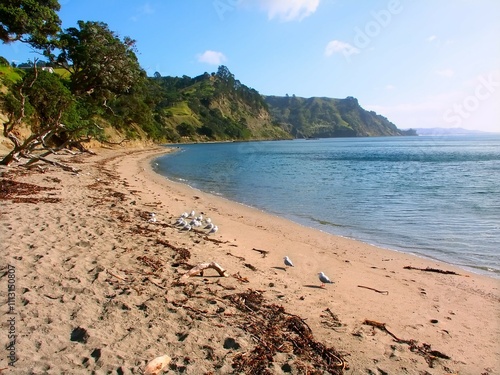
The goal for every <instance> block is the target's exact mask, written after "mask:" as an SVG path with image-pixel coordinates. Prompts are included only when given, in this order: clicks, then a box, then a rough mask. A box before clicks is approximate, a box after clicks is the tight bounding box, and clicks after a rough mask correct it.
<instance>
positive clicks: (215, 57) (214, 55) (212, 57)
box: [198, 50, 227, 65]
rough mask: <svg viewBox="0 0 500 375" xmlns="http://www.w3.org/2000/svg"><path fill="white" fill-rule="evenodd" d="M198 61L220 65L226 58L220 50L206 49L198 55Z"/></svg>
mask: <svg viewBox="0 0 500 375" xmlns="http://www.w3.org/2000/svg"><path fill="white" fill-rule="evenodd" d="M198 61H199V62H201V63H205V64H210V65H220V64H222V63H223V62H225V61H227V58H226V56H224V54H223V53H222V52H217V51H211V50H207V51H205V52H203V53H201V54H199V55H198Z"/></svg>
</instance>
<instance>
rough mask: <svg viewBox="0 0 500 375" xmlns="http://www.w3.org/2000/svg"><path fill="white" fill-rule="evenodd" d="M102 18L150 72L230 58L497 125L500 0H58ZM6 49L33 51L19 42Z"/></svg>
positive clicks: (249, 73) (415, 113) (313, 84)
mask: <svg viewBox="0 0 500 375" xmlns="http://www.w3.org/2000/svg"><path fill="white" fill-rule="evenodd" d="M59 2H60V4H61V11H60V12H59V15H60V17H61V19H62V21H63V25H62V26H63V28H68V27H74V26H76V22H77V21H78V20H84V21H102V22H105V23H107V24H108V25H109V28H110V29H111V30H113V31H115V32H116V33H118V34H119V35H120V36H122V37H124V36H129V37H131V38H133V39H135V40H136V41H137V49H138V57H139V61H140V63H141V66H142V67H143V68H144V69H145V70H146V71H147V72H148V74H149V75H153V73H154V72H156V71H158V72H160V73H161V74H162V75H173V76H182V75H188V76H191V77H194V76H197V75H199V74H202V73H204V72H213V71H216V70H217V67H218V65H220V64H224V65H226V66H227V67H228V68H229V70H230V71H231V72H232V73H233V74H235V76H236V78H237V79H239V80H240V81H241V82H242V83H244V84H246V85H247V86H250V87H253V88H255V89H256V90H258V91H259V92H260V93H261V94H264V95H285V94H289V95H292V94H295V95H297V96H302V97H311V96H325V97H333V98H345V97H346V96H354V97H356V98H358V100H359V103H360V104H361V105H362V106H363V107H364V108H366V109H370V110H374V111H376V112H377V113H380V114H382V115H384V116H386V117H387V118H388V119H389V120H391V121H392V122H394V123H395V124H396V125H397V126H398V127H399V128H402V129H404V128H409V127H434V126H439V127H448V128H449V127H464V128H468V129H477V130H485V131H500V37H499V36H500V22H499V20H500V1H498V0H440V1H432V0H384V1H382V0H371V1H363V0H357V1H353V0H168V1H167V0H145V1H141V0H99V1H96V0H85V1H83V0H60V1H59ZM0 55H2V56H4V57H6V58H7V59H9V60H11V61H12V60H15V61H17V62H25V61H26V60H28V59H29V58H33V57H34V56H36V55H35V54H34V53H33V52H30V51H29V50H28V49H27V48H26V47H25V46H23V45H20V44H11V45H0Z"/></svg>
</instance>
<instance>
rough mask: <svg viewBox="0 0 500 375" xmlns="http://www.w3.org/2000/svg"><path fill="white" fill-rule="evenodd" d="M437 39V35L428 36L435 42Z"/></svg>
mask: <svg viewBox="0 0 500 375" xmlns="http://www.w3.org/2000/svg"><path fill="white" fill-rule="evenodd" d="M436 39H437V36H435V35H431V36H430V37H428V38H427V41H428V42H433V41H435V40H436Z"/></svg>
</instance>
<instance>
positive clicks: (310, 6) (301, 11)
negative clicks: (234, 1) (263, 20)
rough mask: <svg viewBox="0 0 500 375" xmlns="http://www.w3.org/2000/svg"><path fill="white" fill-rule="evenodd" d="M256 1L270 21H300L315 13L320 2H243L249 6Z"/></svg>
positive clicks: (295, 0) (269, 0)
mask: <svg viewBox="0 0 500 375" xmlns="http://www.w3.org/2000/svg"><path fill="white" fill-rule="evenodd" d="M255 1H257V2H258V3H259V6H260V8H261V9H262V10H264V11H265V12H266V13H267V16H268V18H269V19H270V20H272V19H274V18H278V19H279V20H281V21H284V22H289V21H296V20H297V21H301V20H303V19H304V18H306V17H309V16H310V15H311V14H313V13H314V12H316V9H317V8H318V5H319V2H320V0H244V3H245V4H247V5H250V4H251V3H254V2H255Z"/></svg>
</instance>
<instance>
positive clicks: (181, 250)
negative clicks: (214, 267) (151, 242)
mask: <svg viewBox="0 0 500 375" xmlns="http://www.w3.org/2000/svg"><path fill="white" fill-rule="evenodd" d="M156 243H157V244H160V245H163V246H165V247H168V248H169V249H172V250H174V251H175V252H177V260H178V261H186V260H189V258H191V253H190V251H189V250H188V249H186V248H185V247H178V246H175V245H172V244H171V243H170V242H168V241H167V240H163V239H160V238H157V239H156Z"/></svg>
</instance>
